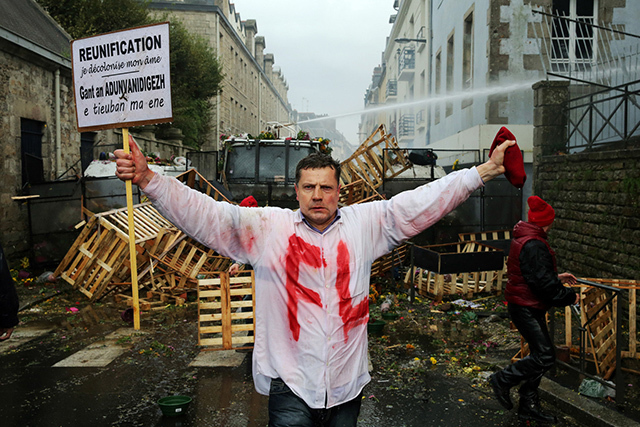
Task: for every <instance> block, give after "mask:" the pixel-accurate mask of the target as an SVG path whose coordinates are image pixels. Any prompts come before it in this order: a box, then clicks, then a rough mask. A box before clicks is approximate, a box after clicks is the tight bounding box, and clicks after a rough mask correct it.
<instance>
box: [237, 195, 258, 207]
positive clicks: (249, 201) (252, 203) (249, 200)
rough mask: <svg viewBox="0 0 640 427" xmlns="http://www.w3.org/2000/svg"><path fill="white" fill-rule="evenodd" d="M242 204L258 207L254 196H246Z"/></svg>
mask: <svg viewBox="0 0 640 427" xmlns="http://www.w3.org/2000/svg"><path fill="white" fill-rule="evenodd" d="M240 206H244V207H246V208H257V207H258V202H257V201H256V199H255V198H254V197H253V196H249V197H245V199H244V200H243V201H241V202H240Z"/></svg>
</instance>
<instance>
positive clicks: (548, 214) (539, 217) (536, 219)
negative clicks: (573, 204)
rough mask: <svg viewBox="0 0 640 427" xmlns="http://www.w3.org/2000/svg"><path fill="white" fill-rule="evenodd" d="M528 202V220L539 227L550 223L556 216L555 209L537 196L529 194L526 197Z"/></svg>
mask: <svg viewBox="0 0 640 427" xmlns="http://www.w3.org/2000/svg"><path fill="white" fill-rule="evenodd" d="M527 203H528V204H529V222H530V223H531V224H535V225H538V226H540V227H544V226H547V225H549V224H551V223H552V222H553V220H554V218H555V217H556V211H554V210H553V208H552V207H551V205H549V203H547V202H545V201H544V200H542V199H541V198H540V197H538V196H531V197H529V198H528V199H527Z"/></svg>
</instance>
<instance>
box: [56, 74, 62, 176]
mask: <svg viewBox="0 0 640 427" xmlns="http://www.w3.org/2000/svg"><path fill="white" fill-rule="evenodd" d="M55 93H56V94H55V97H56V176H57V177H60V175H61V174H62V141H61V140H62V137H61V136H60V130H61V129H60V69H57V70H56V83H55Z"/></svg>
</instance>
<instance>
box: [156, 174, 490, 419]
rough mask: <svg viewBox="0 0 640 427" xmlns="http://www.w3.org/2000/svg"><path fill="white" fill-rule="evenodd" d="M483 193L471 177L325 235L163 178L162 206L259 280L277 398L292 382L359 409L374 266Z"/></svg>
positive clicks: (380, 208) (376, 209)
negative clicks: (279, 384) (278, 384)
mask: <svg viewBox="0 0 640 427" xmlns="http://www.w3.org/2000/svg"><path fill="white" fill-rule="evenodd" d="M482 185H483V183H482V179H481V178H480V175H478V172H477V171H476V170H475V168H473V169H464V170H460V171H456V172H453V173H450V174H449V175H447V176H445V177H443V178H441V179H438V180H437V181H434V182H432V183H429V184H426V185H423V186H421V187H418V188H416V189H414V190H410V191H405V192H402V193H400V194H398V195H396V196H394V197H393V198H391V199H390V200H384V201H374V202H369V203H362V204H357V205H352V206H347V207H343V208H340V217H339V218H338V219H337V220H336V221H335V222H334V223H333V224H332V225H330V226H329V227H328V228H327V229H326V230H325V231H324V233H319V232H318V231H316V230H313V229H312V228H310V227H309V226H308V225H307V224H306V223H305V222H304V221H303V218H302V215H301V214H300V212H299V211H292V210H289V209H281V208H277V207H266V208H245V207H239V206H235V205H231V204H229V203H225V202H216V201H215V200H214V199H212V198H211V197H209V196H207V195H205V194H203V193H200V192H198V191H195V190H191V189H188V187H186V186H185V185H183V184H182V183H180V182H179V181H178V180H176V179H173V178H169V177H164V176H160V175H156V176H155V177H154V178H153V179H152V180H151V182H150V183H149V184H148V185H147V187H146V188H145V193H146V194H147V196H148V197H149V199H150V200H151V201H152V202H153V204H154V206H155V207H156V208H157V209H158V210H159V211H160V213H162V214H163V215H164V216H165V217H166V218H167V219H169V220H170V221H171V222H172V223H174V224H175V225H176V226H177V227H179V228H180V229H182V230H183V231H184V232H185V233H187V234H188V235H189V236H191V237H193V238H194V239H196V240H198V241H199V242H201V243H203V244H204V245H206V246H208V247H210V248H212V249H215V250H216V251H218V252H219V253H220V254H222V255H225V256H228V257H230V258H231V259H234V260H236V261H240V262H244V263H249V264H251V265H252V266H253V268H254V270H255V281H256V286H255V295H256V301H255V304H256V331H255V344H254V350H253V376H254V383H255V386H256V390H257V391H258V392H259V393H261V394H265V395H268V394H269V386H270V383H271V378H278V377H279V378H282V380H283V381H284V382H285V383H286V384H287V385H288V386H289V388H291V390H292V391H293V392H294V393H295V394H296V395H297V396H299V397H301V398H302V399H303V400H304V401H305V402H306V403H307V404H308V405H309V407H311V408H330V407H333V406H336V405H339V404H341V403H344V402H347V401H349V400H352V399H354V398H355V397H356V396H358V395H359V394H360V392H361V391H362V388H363V387H364V386H365V384H367V383H368V382H369V381H370V379H371V377H370V376H369V372H368V369H367V366H368V359H367V325H366V324H367V321H368V319H369V300H368V296H369V281H370V277H369V276H370V273H371V264H372V263H373V262H374V261H375V260H376V259H377V258H379V257H381V256H382V255H384V254H386V253H388V252H389V251H391V250H392V249H393V248H394V247H396V246H397V245H398V244H400V243H401V242H402V241H404V240H406V239H408V238H410V237H412V236H415V235H416V234H418V233H419V232H421V231H423V230H425V229H426V228H427V227H429V226H431V225H433V224H434V223H435V222H437V221H438V220H439V219H440V218H442V217H443V216H444V215H446V214H447V213H448V212H450V211H451V210H453V209H454V208H455V207H456V206H458V205H459V204H460V203H462V202H463V201H465V200H466V199H467V198H468V197H469V195H470V194H471V193H472V192H473V191H475V190H476V189H478V188H479V187H481V186H482Z"/></svg>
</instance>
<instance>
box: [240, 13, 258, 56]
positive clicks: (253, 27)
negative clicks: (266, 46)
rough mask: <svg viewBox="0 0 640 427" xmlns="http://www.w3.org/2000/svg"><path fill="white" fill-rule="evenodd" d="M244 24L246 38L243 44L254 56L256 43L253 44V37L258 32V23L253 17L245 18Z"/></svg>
mask: <svg viewBox="0 0 640 427" xmlns="http://www.w3.org/2000/svg"><path fill="white" fill-rule="evenodd" d="M243 24H244V32H245V34H246V39H245V41H244V45H245V46H246V47H247V49H249V52H251V55H253V57H254V58H255V56H256V45H255V37H256V33H257V32H258V24H257V23H256V20H255V19H247V20H246V21H244V22H243Z"/></svg>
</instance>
